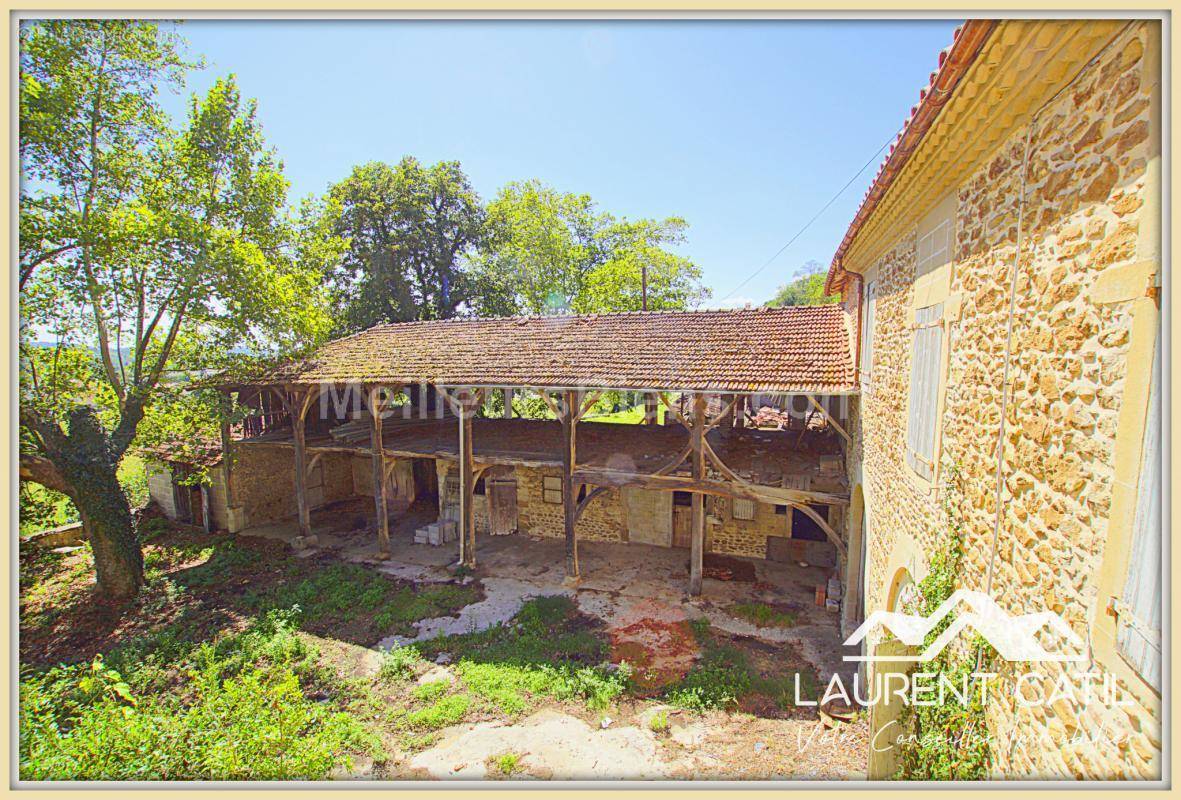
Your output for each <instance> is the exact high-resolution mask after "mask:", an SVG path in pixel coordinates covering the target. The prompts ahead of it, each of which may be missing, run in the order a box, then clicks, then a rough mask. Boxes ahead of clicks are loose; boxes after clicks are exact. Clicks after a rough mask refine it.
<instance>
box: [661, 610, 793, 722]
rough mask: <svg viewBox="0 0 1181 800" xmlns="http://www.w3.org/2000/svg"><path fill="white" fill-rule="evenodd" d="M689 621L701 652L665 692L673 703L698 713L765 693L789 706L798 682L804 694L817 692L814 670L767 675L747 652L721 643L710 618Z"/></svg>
mask: <svg viewBox="0 0 1181 800" xmlns="http://www.w3.org/2000/svg"><path fill="white" fill-rule="evenodd" d="M689 624H690V626H691V627H692V629H693V635H694V637H695V638H696V639H697V642H698V644H700V645H701V649H702V655H701V658H700V660H699V661H698V662H697V663H696V664H695V665H694V666H693V668H692V669H691V670H689V672H688V674H687V675H685V677H684V678H683V679H682V680H681V681H680V682H679V683H677V684H675V685H674V686H672V687H670V688H669V689H668V691H667V692H666V693H665V700H666V701H667V702H668V703H669V704H670V705H673V706H676V707H678V708H684V709H687V710H689V711H697V712H702V711H710V710H716V709H728V708H733V707H734V706H735V705H736V704H737V703H738V701H739V700H741V699H742V698H743V697H745V696H747V695H750V694H762V695H766V696H768V697H770V698H772V699H774V700H775V701H776V702H777V703H778V704H779V706H780V707H781V708H789V707H790V706H791V705H792V703H793V702H794V692H795V687H796V683H797V682H798V683H799V686H800V696H801V697H804V696H809V697H810V696H814V695H815V693H816V680H815V677H814V676H813V675H812V674H811V673H809V672H807V671H790V672H786V673H785V674H783V675H779V676H775V677H764V676H762V675H760V674H759V673H758V671H757V670H755V669H754V667H752V666H751V664H750V660H749V659H748V658H747V657H746V654H745V653H743V652H742V651H741V650H739V649H738V648H737V647H734V646H733V645H730V644H722V643H719V642H718V640H717V638H716V637H715V636H714V634H713V631H712V629H711V628H710V624H709V620H708V619H705V618H704V617H702V618H698V619H695V620H690V623H689Z"/></svg>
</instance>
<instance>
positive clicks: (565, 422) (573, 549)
mask: <svg viewBox="0 0 1181 800" xmlns="http://www.w3.org/2000/svg"><path fill="white" fill-rule="evenodd" d="M561 411H562V415H561V423H562V510H563V511H564V512H565V516H564V518H563V522H564V527H565V532H566V576H567V577H568V578H573V579H575V580H577V579H578V536H577V534H576V533H575V530H574V524H575V522H576V521H577V519H578V501H577V498H576V497H575V495H574V477H573V476H574V465H575V463H576V461H577V449H576V437H575V426H576V425H577V424H578V416H577V415H578V395H577V394H576V393H575V392H571V391H567V392H566V393H565V394H564V395H563V396H562V408H561Z"/></svg>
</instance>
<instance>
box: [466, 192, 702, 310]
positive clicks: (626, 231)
mask: <svg viewBox="0 0 1181 800" xmlns="http://www.w3.org/2000/svg"><path fill="white" fill-rule="evenodd" d="M488 218H489V228H490V236H489V242H488V246H487V248H486V250H485V252H483V253H481V255H480V256H479V257H478V259H477V263H476V280H477V283H478V285H479V287H480V296H479V298H478V300H477V304H476V305H477V309H478V310H479V311H480V313H482V314H484V315H505V314H515V313H528V314H552V313H561V312H576V313H602V312H608V311H638V310H640V309H641V308H642V307H643V302H642V287H643V272H644V268H647V278H648V308H649V309H652V310H657V309H669V308H686V307H688V306H690V305H693V304H695V303H697V302H699V301H700V300H702V299H704V298H705V297H706V296H707V295H708V291H707V290H706V289H704V288H703V287H702V286H701V283H700V277H701V272H700V270H699V269H698V268H697V267H696V266H695V265H694V264H693V263H692V262H691V261H689V260H688V259H686V258H684V257H682V256H678V255H676V254H675V253H673V252H672V251H671V250H670V249H669V248H671V247H674V246H676V245H678V244H680V243H681V242H682V241H683V240H684V230H685V227H686V224H685V221H684V220H682V219H680V218H677V217H672V218H669V219H665V220H650V219H641V220H637V221H634V222H633V221H628V220H620V219H617V218H616V217H614V216H612V215H611V214H607V213H603V212H600V211H599V210H598V209H597V207H596V205H595V202H594V201H593V200H592V199H591V198H590V197H589V196H588V195H584V194H583V195H576V194H568V193H563V192H559V191H557V190H556V189H553V188H552V187H549V186H546V185H544V184H542V183H541V182H540V181H537V180H531V181H525V182H520V183H510V184H509V185H507V186H505V187H504V188H503V189H501V191H500V192H499V193H498V195H497V196H496V198H495V199H494V200H493V201H492V203H490V204H489V207H488Z"/></svg>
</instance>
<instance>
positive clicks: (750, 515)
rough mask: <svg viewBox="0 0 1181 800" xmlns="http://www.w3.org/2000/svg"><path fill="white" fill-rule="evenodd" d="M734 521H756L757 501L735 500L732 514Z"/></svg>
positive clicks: (737, 498)
mask: <svg viewBox="0 0 1181 800" xmlns="http://www.w3.org/2000/svg"><path fill="white" fill-rule="evenodd" d="M731 516H732V517H733V518H734V519H754V518H755V501H754V500H747V499H745V498H741V497H736V498H734V508H733V510H732V512H731Z"/></svg>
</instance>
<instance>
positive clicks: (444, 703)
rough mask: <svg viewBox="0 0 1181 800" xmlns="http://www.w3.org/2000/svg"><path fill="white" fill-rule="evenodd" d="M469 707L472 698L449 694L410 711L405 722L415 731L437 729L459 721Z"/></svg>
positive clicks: (464, 695)
mask: <svg viewBox="0 0 1181 800" xmlns="http://www.w3.org/2000/svg"><path fill="white" fill-rule="evenodd" d="M471 707H472V698H471V697H469V696H468V695H466V694H450V695H447V696H446V697H440V698H439V699H437V700H435V701H433V702H432V703H431V704H430V705H428V706H425V707H424V708H420V709H417V710H416V711H411V712H410V713H409V714H407V715H406V724H407V725H408V726H410V727H411V728H413V729H414V730H417V731H437V730H438V729H440V728H446V727H447V726H448V725H454V724H456V723H457V722H460V721H461V720H462V719H463V718H464V717H465V716H466V715H467V712H468V710H469V709H470V708H471Z"/></svg>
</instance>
